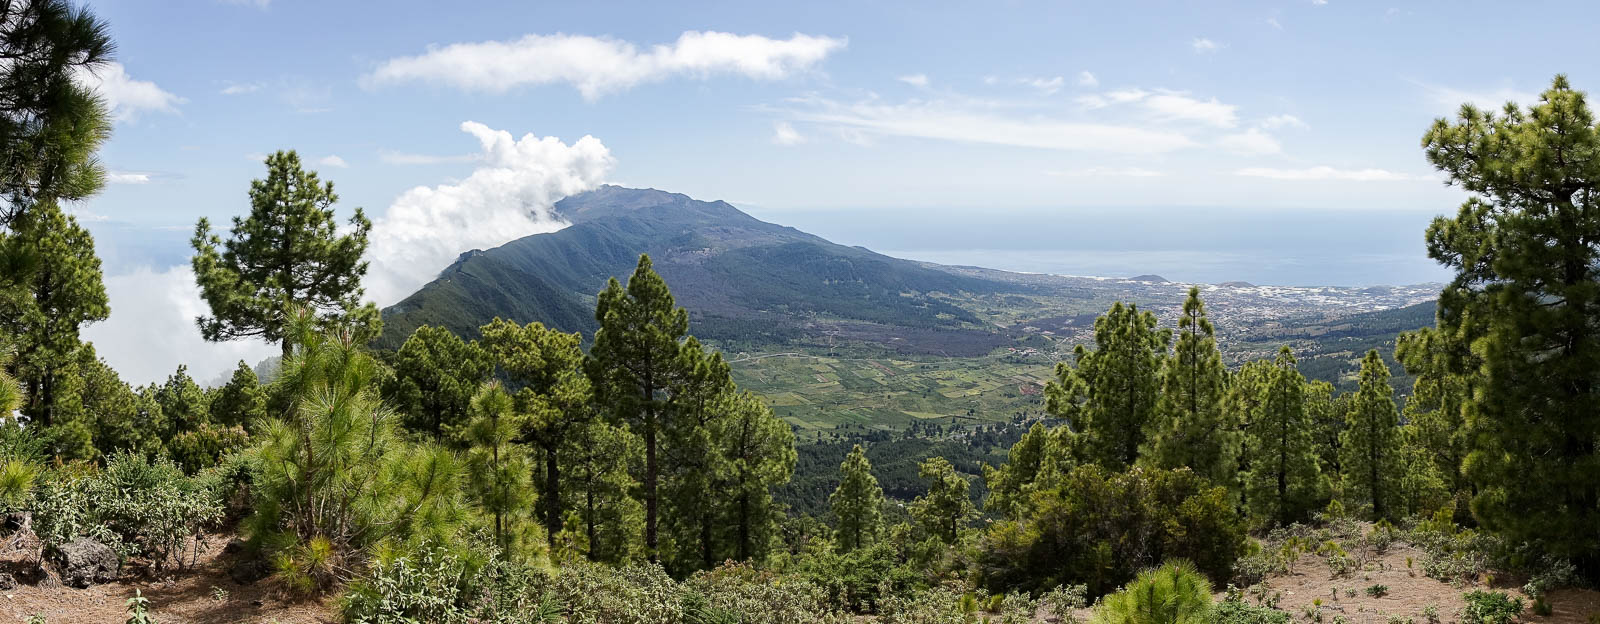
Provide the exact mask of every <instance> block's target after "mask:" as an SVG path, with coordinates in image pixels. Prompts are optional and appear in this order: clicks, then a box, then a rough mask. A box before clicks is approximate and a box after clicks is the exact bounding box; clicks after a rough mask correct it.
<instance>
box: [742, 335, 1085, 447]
mask: <svg viewBox="0 0 1600 624" xmlns="http://www.w3.org/2000/svg"><path fill="white" fill-rule="evenodd" d="M1052 370H1053V363H1051V362H1049V361H1047V360H1046V359H1044V358H1042V357H1035V358H1031V359H1020V358H1015V357H1003V356H988V357H979V358H942V359H924V360H900V359H889V358H859V359H857V358H840V357H823V356H813V355H804V354H773V355H767V356H761V355H744V356H743V358H742V359H735V360H734V361H733V376H734V380H735V381H737V382H738V384H739V387H740V388H744V389H747V390H750V391H752V392H754V393H756V394H758V395H760V396H761V397H763V398H764V399H766V401H767V404H768V405H770V406H772V409H773V411H775V412H777V414H778V415H779V416H781V417H783V418H784V419H785V420H787V421H789V422H790V423H792V424H794V425H795V426H797V427H799V429H800V432H799V434H800V438H801V439H802V440H814V439H818V438H819V437H821V436H822V435H823V434H824V433H825V432H828V431H831V430H833V429H835V428H850V429H866V430H880V431H902V430H904V429H906V428H907V427H909V426H911V424H912V423H921V424H923V425H929V424H938V425H941V426H950V425H957V426H971V425H978V424H987V423H996V422H1005V421H1009V420H1011V419H1012V418H1013V417H1015V416H1016V415H1017V414H1020V413H1036V412H1038V411H1040V410H1042V409H1043V407H1044V403H1043V395H1042V394H1040V393H1041V392H1042V390H1043V388H1044V384H1045V383H1046V382H1048V381H1049V380H1050V379H1051V376H1052Z"/></svg>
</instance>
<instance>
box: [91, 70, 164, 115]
mask: <svg viewBox="0 0 1600 624" xmlns="http://www.w3.org/2000/svg"><path fill="white" fill-rule="evenodd" d="M76 79H77V81H78V82H79V83H80V84H82V85H84V86H85V87H88V88H89V89H90V90H92V91H94V92H96V93H98V94H100V97H101V98H103V99H104V100H105V103H106V108H107V109H109V110H110V111H111V118H112V119H113V120H115V121H133V120H135V119H137V118H138V117H139V114H140V113H146V112H157V113H176V112H178V105H179V104H183V103H184V102H187V101H188V100H185V99H183V98H181V97H178V96H176V95H173V94H171V93H168V92H167V91H164V90H162V88H161V87H158V86H156V83H154V82H150V81H148V80H134V79H133V77H132V76H129V75H128V70H127V69H126V68H124V67H123V66H122V63H106V64H105V65H103V66H101V67H98V68H95V69H94V70H92V71H91V70H88V69H79V70H78V71H77V75H76Z"/></svg>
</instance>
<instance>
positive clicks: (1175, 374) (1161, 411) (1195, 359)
mask: <svg viewBox="0 0 1600 624" xmlns="http://www.w3.org/2000/svg"><path fill="white" fill-rule="evenodd" d="M1226 381H1227V369H1226V368H1224V367H1223V365H1222V353H1221V352H1220V351H1218V350H1217V339H1216V331H1215V330H1214V329H1213V328H1212V326H1211V321H1210V320H1209V319H1207V318H1206V309H1205V304H1204V303H1202V302H1201V301H1200V289H1199V288H1197V287H1190V288H1189V297H1188V299H1186V300H1184V302H1183V315H1182V316H1181V317H1179V318H1178V341H1177V345H1176V347H1175V349H1174V353H1173V356H1172V358H1171V359H1169V360H1167V365H1166V366H1165V367H1164V368H1163V369H1162V375H1161V398H1160V399H1159V400H1158V401H1157V403H1156V414H1157V416H1156V418H1155V422H1154V425H1155V428H1154V431H1155V433H1154V435H1153V436H1152V438H1151V440H1150V447H1151V448H1150V450H1149V452H1148V453H1147V455H1149V456H1150V457H1151V460H1152V462H1153V463H1154V464H1155V465H1156V466H1158V467H1161V468H1181V467H1188V468H1189V469H1190V470H1193V471H1194V472H1195V473H1196V474H1199V475H1201V476H1203V477H1205V478H1207V479H1210V480H1211V482H1212V483H1216V484H1219V485H1224V486H1227V485H1231V484H1232V482H1233V480H1234V471H1235V470H1236V468H1237V463H1238V454H1239V437H1238V433H1237V428H1236V427H1235V426H1234V425H1233V423H1230V422H1228V421H1229V418H1228V413H1227V412H1225V411H1223V409H1222V401H1223V398H1224V396H1225V395H1226V392H1227V386H1226Z"/></svg>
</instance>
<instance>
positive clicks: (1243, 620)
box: [1211, 600, 1289, 624]
mask: <svg viewBox="0 0 1600 624" xmlns="http://www.w3.org/2000/svg"><path fill="white" fill-rule="evenodd" d="M1211 619H1212V622H1213V624H1289V612H1288V611H1280V610H1278V609H1270V608H1267V607H1264V606H1261V605H1253V604H1250V603H1248V602H1245V601H1243V600H1224V601H1222V602H1219V603H1217V604H1216V606H1214V607H1212V608H1211Z"/></svg>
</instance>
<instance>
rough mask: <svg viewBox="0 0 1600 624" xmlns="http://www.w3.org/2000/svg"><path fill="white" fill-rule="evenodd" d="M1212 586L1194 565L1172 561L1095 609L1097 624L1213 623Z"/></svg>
mask: <svg viewBox="0 0 1600 624" xmlns="http://www.w3.org/2000/svg"><path fill="white" fill-rule="evenodd" d="M1210 618H1211V583H1210V582H1208V581H1206V578H1205V576H1203V575H1201V574H1200V573H1199V572H1198V571H1197V570H1195V567H1194V564H1192V563H1189V562H1187V561H1183V560H1177V561H1171V562H1168V563H1166V564H1164V565H1162V566H1161V567H1159V568H1154V569H1150V570H1146V571H1144V572H1141V573H1139V576H1138V577H1136V578H1134V580H1133V582H1131V583H1128V585H1127V586H1126V587H1124V588H1123V589H1122V591H1119V592H1116V593H1113V594H1108V595H1107V596H1105V598H1103V599H1101V601H1100V606H1099V607H1098V608H1096V609H1095V612H1094V618H1093V619H1092V620H1091V621H1092V622H1093V623H1094V624H1209V622H1210Z"/></svg>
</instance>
